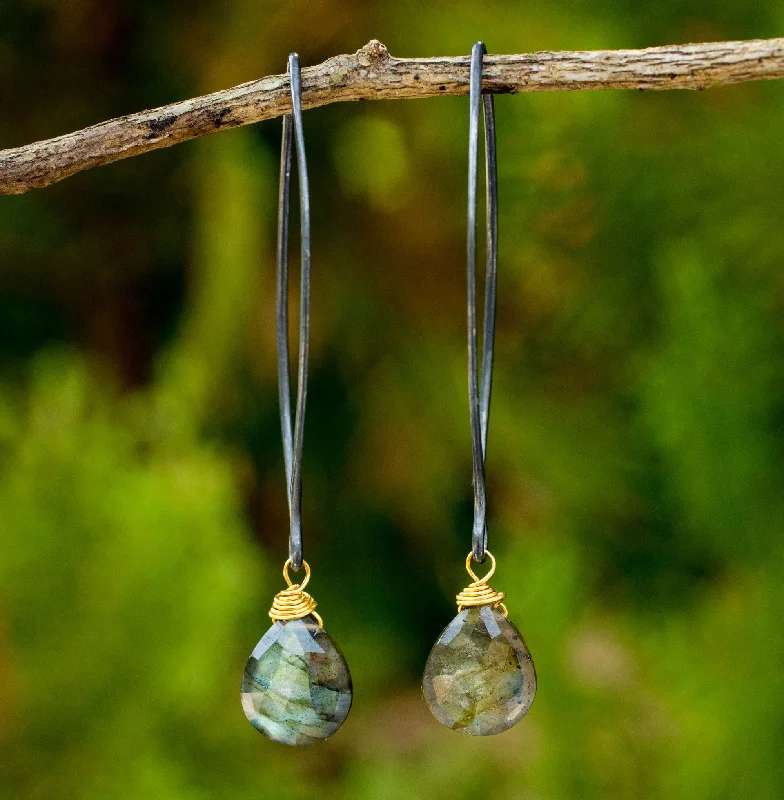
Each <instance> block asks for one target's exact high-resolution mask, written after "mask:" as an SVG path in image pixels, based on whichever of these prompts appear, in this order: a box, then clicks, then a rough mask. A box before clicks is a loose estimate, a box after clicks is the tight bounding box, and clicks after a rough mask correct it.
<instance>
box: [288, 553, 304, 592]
mask: <svg viewBox="0 0 784 800" xmlns="http://www.w3.org/2000/svg"><path fill="white" fill-rule="evenodd" d="M290 566H291V559H290V558H287V559H286V563H285V564H284V565H283V580H284V581H286V586H289V587H291V586H299V588H300V589H304V588H305V587H306V586H307V585H308V581H309V580H310V564H308V562H307V561H304V560H303V562H302V568H303V569H304V570H305V580H304V581H302V583H298V584H294V583H292V582H291V578H290V577H289V567H290Z"/></svg>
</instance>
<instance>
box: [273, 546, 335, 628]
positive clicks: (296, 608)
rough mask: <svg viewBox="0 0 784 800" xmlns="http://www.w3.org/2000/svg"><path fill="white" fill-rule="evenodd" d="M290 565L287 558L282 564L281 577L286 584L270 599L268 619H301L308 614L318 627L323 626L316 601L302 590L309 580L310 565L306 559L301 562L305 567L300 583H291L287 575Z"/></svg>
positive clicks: (279, 620) (276, 620) (281, 620)
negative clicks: (303, 576)
mask: <svg viewBox="0 0 784 800" xmlns="http://www.w3.org/2000/svg"><path fill="white" fill-rule="evenodd" d="M290 566H291V559H288V560H287V561H286V563H285V564H284V565H283V579H284V580H285V581H286V584H287V586H288V588H287V589H284V590H283V591H281V592H278V593H277V594H276V595H275V597H274V598H273V599H272V608H271V609H270V610H269V615H270V619H272V620H273V621H274V622H286V621H288V620H292V619H302V618H303V617H307V616H308V615H312V616H313V617H315V619H316V621H317V622H318V626H319V628H323V627H324V622H323V620H322V619H321V617H320V616H319V615H318V614H317V613H316V606H317V605H318V603H316V601H315V600H314V599H313V598H312V597H311V596H310V595H309V594H308V593H307V592H306V591H304V589H305V586H307V583H308V581H309V580H310V566H309V565H308V562H307V561H304V560H303V562H302V566H303V567H304V569H305V579H304V580H303V581H302V583H292V582H291V578H290V576H289V567H290Z"/></svg>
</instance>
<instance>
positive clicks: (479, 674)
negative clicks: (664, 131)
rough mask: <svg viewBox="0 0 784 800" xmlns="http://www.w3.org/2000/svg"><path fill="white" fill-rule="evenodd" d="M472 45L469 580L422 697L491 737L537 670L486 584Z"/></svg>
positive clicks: (439, 713) (494, 216) (487, 115)
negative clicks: (480, 567)
mask: <svg viewBox="0 0 784 800" xmlns="http://www.w3.org/2000/svg"><path fill="white" fill-rule="evenodd" d="M486 52H487V51H486V49H485V46H484V44H482V42H477V43H476V44H475V45H474V46H473V49H472V51H471V89H470V117H469V127H468V131H469V133H468V397H469V405H470V411H471V438H472V451H473V462H474V479H473V484H474V527H473V537H472V550H471V552H470V553H469V554H468V557H467V558H466V569H467V570H468V574H469V575H470V576H471V578H472V579H473V581H472V582H471V584H470V585H469V586H468V587H467V588H465V589H463V591H462V592H460V594H458V595H457V611H458V614H457V616H456V617H455V618H454V619H453V620H452V622H450V623H449V625H448V626H447V627H446V629H445V630H444V632H443V633H442V634H441V636H439V638H438V640H437V641H436V643H435V645H434V646H433V649H432V651H431V653H430V656H429V657H428V660H427V664H426V665H425V674H424V678H423V681H422V691H423V694H424V696H425V700H426V702H427V704H428V706H429V707H430V710H431V711H432V712H433V714H434V716H435V717H436V719H437V720H438V721H439V722H441V723H442V724H444V725H446V726H447V727H448V728H452V729H453V730H456V731H460V732H461V733H467V734H471V735H472V736H489V735H491V734H495V733H501V732H503V731H505V730H508V729H509V728H511V727H512V726H513V725H514V724H515V723H517V722H519V721H520V720H521V719H522V718H523V717H524V716H525V714H526V713H527V712H528V710H529V709H530V707H531V704H532V703H533V701H534V695H535V694H536V671H535V669H534V664H533V661H532V660H531V654H530V652H529V651H528V648H527V647H526V644H525V642H524V641H523V637H522V636H521V635H520V632H519V631H518V630H517V628H516V627H515V626H514V625H513V624H512V623H511V622H510V621H509V620H508V619H507V610H506V606H504V604H503V599H504V597H505V596H506V595H505V594H504V593H503V592H496V591H495V590H494V589H492V588H491V587H490V586H489V584H488V581H489V580H490V578H491V576H492V575H493V573H494V572H495V558H494V557H493V555H492V554H491V553H490V552H489V551H488V549H487V526H486V502H485V453H486V448H487V423H488V418H489V412H490V388H491V383H492V374H493V343H494V339H495V300H496V278H497V245H498V185H497V174H496V172H497V167H496V154H495V119H494V110H493V96H492V95H491V94H486V95H484V96H482V93H481V92H482V58H483V55H484V53H486ZM480 100H481V101H482V105H483V108H484V126H485V172H486V186H487V261H486V264H487V267H486V289H485V318H484V334H483V341H482V345H483V347H482V378H481V394H480V390H479V387H478V383H479V381H478V376H477V344H476V185H477V150H478V141H479V104H480ZM486 558H489V559H490V565H491V566H490V571H489V572H488V573H487V574H486V575H485V576H484V577H483V578H478V577H477V576H476V574H475V573H474V571H473V569H472V568H471V560H472V559H473V560H474V561H475V562H477V563H482V562H484V561H485V559H486Z"/></svg>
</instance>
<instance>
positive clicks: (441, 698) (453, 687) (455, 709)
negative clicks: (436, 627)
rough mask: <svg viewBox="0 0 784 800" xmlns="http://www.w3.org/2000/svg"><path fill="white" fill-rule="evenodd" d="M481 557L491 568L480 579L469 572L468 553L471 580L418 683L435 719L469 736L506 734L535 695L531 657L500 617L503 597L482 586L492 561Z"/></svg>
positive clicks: (434, 647) (526, 709) (493, 569)
mask: <svg viewBox="0 0 784 800" xmlns="http://www.w3.org/2000/svg"><path fill="white" fill-rule="evenodd" d="M487 555H488V556H489V558H490V559H491V561H492V567H491V569H490V572H489V573H488V574H487V575H486V576H485V577H484V578H483V579H482V580H479V579H477V578H476V575H474V573H473V571H472V570H471V567H470V559H471V554H469V556H468V558H467V559H466V568H467V569H468V572H469V574H470V575H471V576H472V577H473V578H474V579H475V580H474V582H473V583H472V584H471V585H470V586H469V587H468V588H467V589H465V590H463V592H461V593H460V594H459V595H458V596H457V600H458V615H457V616H456V617H455V618H454V619H453V620H452V622H450V623H449V625H447V627H446V628H445V630H444V631H443V633H442V634H441V635H440V636H439V637H438V640H437V641H436V643H435V645H434V646H433V649H432V651H431V652H430V656H429V658H428V660H427V664H426V665H425V674H424V678H423V681H422V692H423V694H424V696H425V700H426V702H427V704H428V706H429V707H430V710H431V711H432V712H433V715H434V716H435V718H436V719H437V720H438V721H439V722H441V723H442V724H443V725H446V726H447V727H448V728H452V730H455V731H459V732H460V733H466V734H470V735H472V736H491V735H493V734H496V733H502V732H503V731H505V730H508V729H509V728H511V727H512V726H513V725H515V724H516V723H517V722H519V721H520V720H521V719H522V718H523V717H524V716H525V715H526V714H527V713H528V710H529V709H530V708H531V704H532V703H533V701H534V696H535V694H536V670H535V668H534V663H533V661H532V660H531V653H530V652H529V650H528V647H527V646H526V644H525V641H524V640H523V637H522V636H521V635H520V632H519V631H518V630H517V628H516V627H515V626H514V625H513V624H512V623H511V622H510V621H509V620H508V619H507V618H506V613H505V612H506V608H505V607H504V605H503V603H502V602H501V601H502V600H503V598H504V595H503V594H502V593H500V592H494V591H493V590H492V589H491V588H490V587H489V586H488V585H487V581H488V580H489V578H490V576H491V575H492V574H493V572H494V571H495V559H494V558H493V556H492V555H491V554H490V553H489V552H487ZM461 601H463V602H462V603H461ZM464 605H467V607H463V606H464ZM500 609H503V611H501V610H500Z"/></svg>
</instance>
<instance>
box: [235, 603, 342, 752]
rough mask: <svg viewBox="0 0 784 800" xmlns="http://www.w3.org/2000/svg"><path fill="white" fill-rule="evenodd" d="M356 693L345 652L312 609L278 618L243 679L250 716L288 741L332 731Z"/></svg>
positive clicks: (314, 737) (265, 730)
mask: <svg viewBox="0 0 784 800" xmlns="http://www.w3.org/2000/svg"><path fill="white" fill-rule="evenodd" d="M352 694H353V691H352V686H351V675H350V674H349V671H348V665H347V664H346V660H345V659H344V658H343V654H342V653H341V652H340V650H338V648H337V646H336V645H335V643H334V642H333V641H332V639H330V637H329V636H328V635H327V633H326V631H324V629H323V628H319V626H318V623H317V622H316V620H315V619H314V618H313V617H312V616H310V615H308V616H307V617H303V618H302V619H294V620H289V621H287V622H275V623H274V624H273V626H272V627H271V628H270V629H269V630H268V631H267V632H266V633H265V634H264V636H263V637H262V639H261V641H260V642H259V643H258V644H257V645H256V649H255V650H254V651H253V653H251V656H250V658H249V659H248V664H247V666H246V667H245V675H244V676H243V679H242V708H243V709H244V711H245V716H247V718H248V719H249V720H250V723H251V725H253V726H254V727H255V728H257V729H258V730H260V731H261V732H262V733H263V734H264V735H265V736H268V737H269V738H270V739H273V740H274V741H276V742H281V743H282V744H291V745H303V744H312V743H313V742H318V741H320V740H321V739H326V738H327V737H328V736H332V734H333V733H335V731H336V730H337V729H338V728H339V727H340V726H341V725H342V724H343V720H345V719H346V717H347V716H348V712H349V709H350V708H351V699H352Z"/></svg>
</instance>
